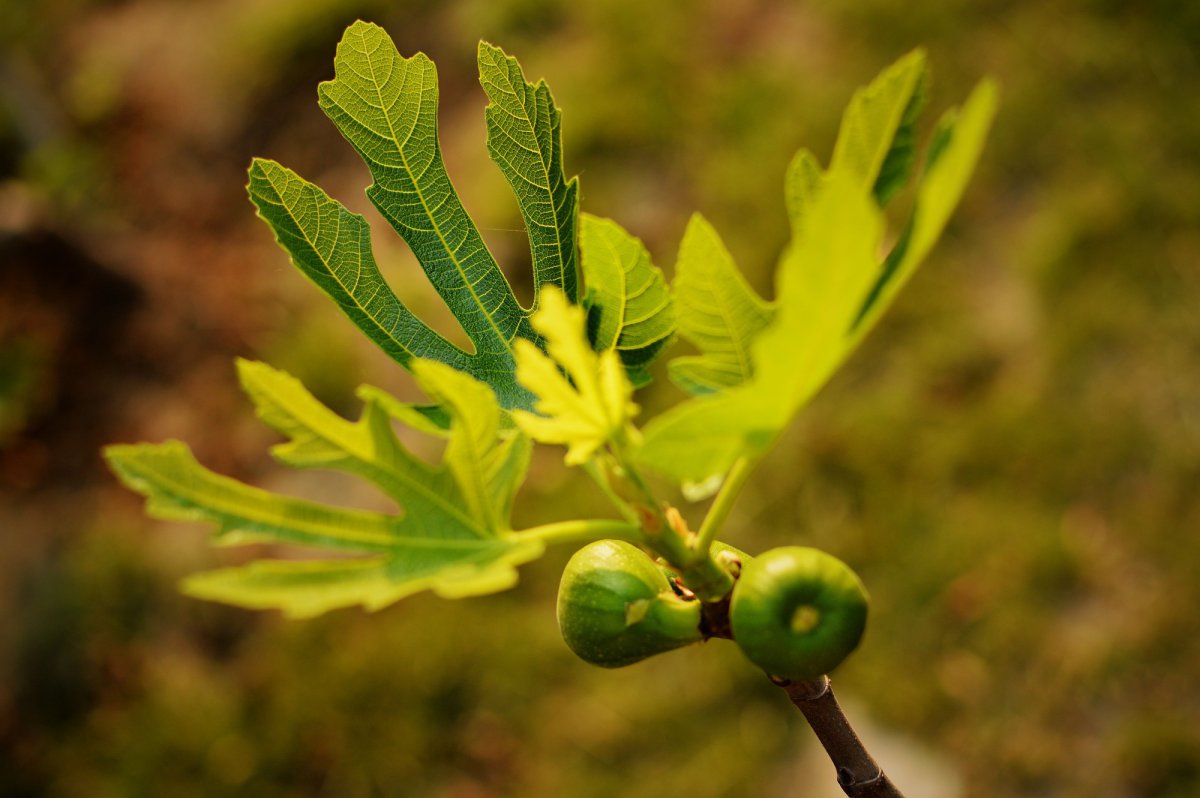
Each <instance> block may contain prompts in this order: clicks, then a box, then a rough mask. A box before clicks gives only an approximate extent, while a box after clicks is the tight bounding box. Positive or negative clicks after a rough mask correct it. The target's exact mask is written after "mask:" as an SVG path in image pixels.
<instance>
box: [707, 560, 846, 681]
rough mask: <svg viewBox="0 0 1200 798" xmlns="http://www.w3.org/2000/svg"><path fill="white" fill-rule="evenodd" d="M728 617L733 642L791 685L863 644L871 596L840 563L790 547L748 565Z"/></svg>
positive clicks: (830, 666) (823, 670)
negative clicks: (868, 597) (789, 680)
mask: <svg viewBox="0 0 1200 798" xmlns="http://www.w3.org/2000/svg"><path fill="white" fill-rule="evenodd" d="M729 615H730V622H731V624H732V627H733V638H734V640H735V641H737V644H738V646H739V647H740V648H741V649H742V652H743V653H745V655H746V656H747V657H748V658H749V659H750V661H751V662H753V663H754V664H755V665H757V666H759V667H760V668H762V669H763V670H765V671H766V672H767V673H770V674H771V675H773V676H780V677H783V678H786V679H816V678H817V677H819V676H821V675H823V674H826V673H829V672H830V671H831V670H833V669H834V668H836V667H837V666H838V665H839V664H840V663H841V662H842V660H844V659H845V658H846V657H847V656H848V655H849V654H850V652H851V651H853V650H854V649H855V648H856V647H857V646H858V641H859V640H860V639H861V638H862V634H863V629H864V628H865V627H866V624H867V592H866V590H865V589H863V585H862V581H861V580H859V578H858V575H857V574H855V573H854V571H852V570H850V567H849V566H848V565H846V564H845V563H844V562H842V561H841V560H839V559H837V558H836V557H833V556H831V555H829V554H826V553H825V552H822V551H818V550H817V549H810V548H805V547H802V546H786V547H784V548H780V549H772V550H771V551H768V552H766V553H764V554H760V555H759V556H758V557H756V558H755V559H753V560H750V561H749V562H747V563H745V564H744V565H743V567H742V574H741V577H740V578H739V579H738V583H737V586H736V587H734V589H733V601H732V603H731V605H730V609H729Z"/></svg>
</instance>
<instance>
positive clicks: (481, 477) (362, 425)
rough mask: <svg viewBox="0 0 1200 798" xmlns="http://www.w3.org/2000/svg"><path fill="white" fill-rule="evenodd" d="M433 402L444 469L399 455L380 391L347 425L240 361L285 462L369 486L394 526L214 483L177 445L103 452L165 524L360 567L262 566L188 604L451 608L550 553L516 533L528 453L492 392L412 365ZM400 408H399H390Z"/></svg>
mask: <svg viewBox="0 0 1200 798" xmlns="http://www.w3.org/2000/svg"><path fill="white" fill-rule="evenodd" d="M412 366H413V369H414V373H415V374H416V376H417V379H418V381H419V383H420V384H421V386H422V387H423V388H424V389H425V391H426V392H427V393H428V394H429V395H430V396H431V398H433V399H435V400H436V401H437V402H438V403H439V404H440V405H441V406H442V407H443V408H444V409H445V411H446V413H447V415H448V418H449V432H448V438H447V444H446V450H445V453H444V455H443V458H442V462H441V463H440V464H438V465H432V464H429V463H427V462H425V461H423V460H421V459H420V458H417V457H416V456H414V455H413V454H411V453H410V452H409V451H408V450H407V449H405V448H404V447H403V446H402V445H401V443H400V442H399V440H398V438H397V437H396V434H395V431H394V430H393V429H392V426H391V423H392V419H394V418H396V417H397V415H400V416H404V417H409V416H412V415H413V414H415V415H416V417H419V418H421V419H424V421H422V422H418V423H419V424H422V425H425V426H428V427H430V428H432V429H434V430H438V429H439V428H438V427H437V425H436V424H434V423H433V422H431V421H429V420H428V418H426V417H425V416H424V415H423V414H420V413H417V411H415V410H412V409H411V408H410V409H408V410H404V409H401V408H402V406H399V405H398V404H392V405H391V406H387V405H385V403H384V402H381V401H380V400H379V396H380V394H379V393H378V392H377V391H374V390H373V389H365V390H363V391H361V392H360V395H362V396H363V397H364V398H365V406H364V410H363V415H362V417H361V418H360V419H359V421H357V422H350V421H347V420H345V419H343V418H341V417H339V416H337V415H336V414H334V413H332V412H331V411H329V410H328V409H327V408H325V407H324V406H323V405H321V404H320V403H319V402H318V401H317V400H316V399H315V398H314V397H313V396H312V395H311V394H310V393H309V392H308V391H306V390H305V389H304V387H303V386H302V385H301V384H300V383H299V381H297V380H295V379H294V378H293V377H291V376H289V375H287V374H285V373H284V372H281V371H278V370H276V369H273V368H271V367H269V366H266V365H265V364H262V363H254V362H249V361H240V362H239V373H240V376H241V379H242V384H243V386H244V387H245V389H246V391H247V393H249V394H250V396H251V398H252V399H253V400H254V403H255V406H256V407H257V409H258V412H259V415H260V417H261V418H262V419H263V420H264V421H266V422H267V423H268V424H270V425H271V426H273V427H275V428H276V429H278V430H279V431H280V432H282V433H283V434H284V435H285V436H286V437H287V438H288V441H287V442H286V443H283V444H280V445H278V446H276V447H275V449H274V454H275V455H276V457H278V458H279V459H280V460H281V461H283V462H285V463H287V464H289V465H292V466H296V467H301V468H330V469H338V470H343V471H347V472H350V473H353V474H357V475H359V476H362V477H364V478H366V479H369V480H370V481H372V482H374V483H375V484H376V485H378V486H379V487H380V488H381V489H382V490H383V491H384V492H385V493H386V494H387V495H388V496H390V497H391V498H393V499H394V500H395V501H396V502H397V504H399V505H400V506H401V507H402V508H403V514H402V515H399V516H390V515H384V514H381V513H372V512H366V511H362V510H352V509H347V508H339V507H330V506H327V505H322V504H316V503H313V502H308V501H304V500H300V499H293V498H290V497H285V496H280V495H277V494H273V493H270V492H267V491H264V490H261V489H259V488H254V487H251V486H248V485H244V484H242V483H240V482H237V481H236V480H232V479H229V478H228V477H223V476H220V475H218V474H214V473H213V472H211V471H209V470H208V469H206V468H204V467H203V466H201V465H200V464H199V463H197V462H196V460H195V459H194V458H193V457H192V455H191V453H190V452H189V451H188V449H187V447H186V446H185V445H184V444H182V443H178V442H170V443H166V444H161V445H157V446H156V445H149V444H142V445H138V446H114V447H110V448H109V449H108V450H107V451H106V456H107V457H108V460H109V462H110V464H111V465H112V467H113V469H114V470H115V471H116V473H117V474H118V475H119V476H120V477H121V479H122V480H123V481H124V482H125V483H126V484H127V485H128V486H129V487H131V488H132V489H134V490H136V491H138V492H139V493H142V494H143V495H144V496H146V498H147V511H148V512H149V513H150V514H151V515H154V516H157V517H161V518H173V519H180V520H198V521H209V522H212V523H216V524H217V526H218V531H217V535H216V538H217V541H218V542H221V543H226V544H240V543H282V544H290V545H299V546H304V547H308V548H318V549H332V550H336V551H339V552H341V553H342V554H343V556H344V555H345V554H351V555H359V556H357V557H354V558H352V559H349V560H347V559H338V560H304V561H274V560H268V561H261V562H255V563H251V564H249V565H245V566H241V567H238V568H232V569H221V570H218V571H213V572H210V573H205V574H199V575H197V576H194V577H191V578H190V579H189V580H188V581H187V582H186V584H185V588H186V589H187V591H188V592H190V593H192V594H194V595H197V596H200V597H203V598H210V599H214V600H218V601H224V602H228V603H232V604H238V605H241V606H247V607H255V608H266V607H274V608H278V609H282V610H283V611H284V612H286V613H288V614H290V615H311V614H316V613H319V612H324V611H326V610H329V609H334V608H336V607H342V606H349V605H353V604H361V605H363V606H365V607H367V608H369V609H375V608H378V607H381V606H384V605H386V604H388V603H391V602H392V601H395V600H397V599H399V598H402V597H404V596H407V595H410V594H412V593H415V592H418V591H421V590H433V591H434V592H436V593H438V594H440V595H445V596H451V597H457V596H465V595H478V594H480V593H488V592H493V591H495V590H499V589H503V588H505V587H508V586H511V585H512V584H513V583H514V582H515V580H516V571H515V569H514V566H516V565H518V564H520V563H522V562H527V561H529V560H532V559H536V558H537V557H538V556H540V555H541V553H542V544H541V543H539V542H536V541H528V540H520V539H518V538H516V537H515V536H514V535H513V534H512V531H511V528H510V526H509V520H508V513H509V509H510V506H511V502H512V497H513V495H514V494H515V493H516V490H517V488H518V486H519V485H520V482H521V480H522V478H523V477H524V474H525V471H526V468H527V466H528V462H529V441H528V440H527V439H526V438H524V437H523V436H522V435H520V434H519V433H517V432H515V431H514V430H511V429H504V428H503V425H502V424H501V419H502V411H501V409H500V407H499V405H498V404H497V402H496V399H495V395H494V394H493V393H492V391H491V389H489V388H488V387H487V386H486V385H483V384H482V383H480V382H478V381H477V380H475V379H473V378H471V377H470V376H468V375H466V374H463V373H461V372H459V371H456V370H455V369H453V368H452V367H450V366H446V365H444V364H441V363H436V362H434V361H426V360H415V361H413V363H412ZM393 402H394V400H393Z"/></svg>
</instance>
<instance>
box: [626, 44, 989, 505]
mask: <svg viewBox="0 0 1200 798" xmlns="http://www.w3.org/2000/svg"><path fill="white" fill-rule="evenodd" d="M926 80H927V77H926V71H925V64H924V57H923V56H922V55H921V54H920V53H914V54H911V55H909V56H907V57H906V58H904V59H901V61H900V62H898V63H897V64H896V65H894V66H893V67H891V68H890V69H888V70H887V71H885V72H884V73H883V75H881V76H880V77H879V78H878V79H877V80H876V81H875V82H873V83H872V84H871V85H870V86H868V87H867V88H866V89H864V90H862V91H860V92H859V93H858V94H856V95H855V98H854V100H853V101H852V103H851V105H850V108H849V109H848V110H847V112H846V115H845V117H844V118H843V123H842V128H841V131H840V133H839V137H838V142H837V145H836V146H835V149H834V157H833V160H832V163H831V166H830V168H829V170H828V171H826V172H822V171H821V170H820V166H819V164H818V162H817V160H816V159H815V158H814V157H813V156H812V155H811V154H810V153H808V152H807V151H803V150H802V151H801V152H799V153H798V154H797V156H796V158H795V159H794V160H793V161H792V164H791V165H790V167H789V169H788V175H787V181H786V190H785V197H786V200H787V206H788V212H789V217H790V218H791V221H792V241H791V243H790V244H789V246H788V247H787V249H786V251H785V253H784V256H783V259H782V261H781V263H780V267H779V273H778V275H777V278H776V279H777V291H776V294H777V299H776V304H775V306H776V317H775V320H774V322H773V323H771V325H770V326H768V327H766V328H765V329H764V330H763V331H762V332H761V333H758V334H757V336H756V337H755V336H754V334H753V333H752V334H751V337H752V340H753V343H752V345H751V353H752V356H751V358H750V366H751V368H750V369H749V370H748V371H749V373H750V377H749V379H744V378H743V379H741V380H733V379H731V381H730V387H727V388H726V389H725V390H724V391H723V392H721V393H717V394H715V395H708V396H698V397H695V398H693V399H691V400H689V401H687V402H684V403H682V404H680V405H678V406H676V407H674V408H672V409H671V410H669V411H668V412H667V413H665V414H663V415H661V416H659V417H658V418H656V419H654V420H653V421H652V422H651V423H650V424H649V425H648V426H647V427H646V430H645V439H644V444H643V446H642V448H641V450H640V452H639V454H638V458H639V459H640V460H641V461H642V462H643V463H645V464H646V465H647V466H649V467H651V468H654V469H656V470H659V471H661V472H663V473H665V474H667V475H670V476H672V477H674V478H676V479H678V480H680V481H681V482H692V483H694V482H702V481H705V480H709V479H712V478H713V477H716V476H720V475H722V474H724V473H725V472H726V471H727V470H728V469H729V468H730V467H731V466H732V465H733V463H734V462H735V461H736V460H737V459H739V458H741V457H754V456H757V455H758V454H760V453H761V452H762V451H764V450H765V448H766V447H767V446H769V445H770V443H771V442H772V441H774V439H775V438H776V437H777V436H778V434H779V432H780V430H782V428H783V427H784V426H785V425H786V424H787V422H788V421H789V420H790V419H791V418H792V416H793V415H794V414H795V412H796V411H797V410H798V409H799V408H800V407H801V406H802V405H803V404H804V403H805V402H807V401H808V400H809V399H810V398H811V397H812V396H813V395H814V394H815V393H816V392H817V391H818V390H819V389H820V387H821V386H822V385H823V384H824V383H825V382H826V381H827V380H828V379H829V377H830V376H831V375H832V374H833V372H834V371H835V370H836V368H837V367H838V365H840V363H841V362H842V361H843V360H844V359H845V358H846V357H847V356H849V354H850V352H852V351H853V349H854V347H855V346H856V345H857V344H858V342H859V341H861V340H862V338H863V336H865V334H866V333H867V332H868V331H869V329H870V328H871V327H872V326H873V325H874V323H875V322H876V321H877V320H878V319H879V317H880V315H881V314H882V312H883V311H884V310H885V309H886V307H887V306H888V304H890V302H891V301H892V300H893V299H894V297H895V295H896V293H897V292H898V291H899V289H900V287H901V286H902V285H903V284H904V282H906V281H907V279H908V278H909V277H910V276H911V275H912V273H913V272H914V271H915V269H916V267H917V266H918V265H919V263H920V262H921V260H922V259H923V258H924V257H925V256H926V255H927V254H928V252H929V250H930V249H931V248H932V246H933V244H934V243H935V242H936V240H937V238H938V237H939V236H940V234H941V232H942V230H943V228H944V227H945V224H946V222H947V221H948V220H949V217H950V213H951V212H952V211H953V209H954V207H955V205H957V203H958V200H959V198H960V197H961V195H962V191H963V189H964V187H965V185H966V181H967V179H968V178H969V177H970V174H971V171H972V170H973V168H974V165H975V162H976V161H977V159H978V157H979V153H980V151H981V149H982V146H983V141H984V139H985V138H986V136H987V131H988V128H989V127H990V124H991V121H992V118H993V116H994V114H995V105H996V91H995V86H994V85H993V84H991V83H989V82H986V81H985V82H984V83H982V84H980V85H979V86H978V87H977V88H976V89H975V90H974V91H973V92H972V94H971V96H970V97H969V98H968V100H967V102H966V104H965V105H964V107H963V109H962V111H961V112H958V111H951V112H948V113H947V114H946V115H945V116H944V117H943V119H942V121H941V122H940V123H939V125H938V128H937V129H936V130H935V132H934V135H933V139H932V143H931V144H930V146H929V151H928V155H927V158H926V165H925V170H924V174H923V175H922V178H921V181H920V183H919V185H918V188H917V195H916V202H915V206H914V211H913V215H912V218H911V220H910V221H909V223H908V225H907V226H906V228H905V230H904V232H903V233H902V235H901V237H900V239H899V241H898V242H897V244H896V245H895V246H894V247H893V249H892V251H891V252H890V253H888V254H887V255H886V256H885V257H883V258H880V257H879V256H878V254H877V251H878V250H877V248H878V246H879V242H880V240H881V237H882V230H883V227H882V225H883V221H882V215H881V212H880V209H879V205H880V204H882V203H883V202H885V201H886V200H887V199H888V198H889V197H890V196H891V195H892V194H894V193H895V191H896V190H897V187H898V185H899V183H902V182H903V176H905V175H906V174H907V172H908V171H910V168H911V163H910V162H911V160H912V156H911V152H910V151H911V149H912V147H913V144H912V135H913V134H912V131H913V129H914V125H915V116H916V113H917V111H918V110H919V108H920V107H921V105H922V103H923V94H924V85H925V82H926ZM897 181H899V183H898V182H897ZM709 260H710V261H713V260H716V261H722V262H724V256H723V255H721V254H720V253H716V254H711V255H710V256H709ZM676 291H677V294H678V287H677V289H676ZM681 306H682V302H681ZM714 329H719V328H714ZM685 334H686V333H685ZM717 340H718V341H720V342H721V343H722V344H723V345H724V346H726V347H728V346H732V345H733V343H734V341H735V338H734V337H733V336H732V335H731V334H729V333H726V332H723V333H721V335H720V336H718V337H717ZM709 346H710V348H711V346H712V344H709ZM737 376H739V377H740V376H741V375H740V374H739V375H737Z"/></svg>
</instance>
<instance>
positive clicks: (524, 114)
mask: <svg viewBox="0 0 1200 798" xmlns="http://www.w3.org/2000/svg"><path fill="white" fill-rule="evenodd" d="M491 55H492V56H493V57H492V66H493V67H495V68H496V69H497V70H498V71H499V72H500V73H501V76H502V77H503V79H504V81H505V82H506V83H508V85H509V93H511V94H512V95H513V97H515V98H516V100H517V105H519V106H520V107H521V116H520V118H521V119H524V120H525V122H526V124H527V125H528V126H529V133H530V135H531V136H533V140H534V142H537V140H538V137H537V128H536V127H535V126H534V124H533V120H532V119H530V118H529V113H528V111H526V109H525V103H523V102H521V96H520V95H519V94H517V90H516V87H515V86H513V83H512V81H511V80H510V79H509V72H508V70H506V69H502V68H501V67H500V65H499V64H497V63H496V59H495V53H494V52H493V53H491ZM501 59H502V60H504V61H506V62H507V60H508V59H507V58H505V57H504V56H501ZM522 79H524V75H522ZM547 94H549V92H547ZM546 102H547V110H548V116H550V117H553V116H554V109H553V108H552V107H550V98H549V97H547V99H546ZM533 105H534V110H535V111H536V110H537V88H536V87H534V90H533ZM509 116H512V117H513V118H514V119H516V118H518V117H516V116H515V115H513V114H509ZM550 146H551V147H553V146H554V141H553V125H551V142H550ZM526 149H528V148H526ZM534 152H536V154H537V156H538V163H539V164H541V166H542V175H543V176H544V177H545V178H546V193H548V194H549V195H550V196H551V197H553V196H554V189H553V188H552V187H551V180H550V165H549V164H548V163H546V158H545V155H544V154H543V153H542V150H541V148H540V147H538V149H536V150H534ZM539 188H540V186H539ZM557 210H558V206H557V205H555V204H553V203H552V204H551V209H550V214H551V216H552V217H553V220H554V224H553V227H554V243H555V245H556V247H557V250H558V283H557V284H558V285H562V284H563V281H564V280H565V279H566V264H565V263H564V262H563V244H562V231H561V230H560V229H559V226H558V214H557V213H556V211H557ZM533 306H534V307H537V297H534V300H533Z"/></svg>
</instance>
